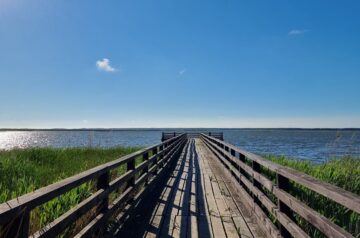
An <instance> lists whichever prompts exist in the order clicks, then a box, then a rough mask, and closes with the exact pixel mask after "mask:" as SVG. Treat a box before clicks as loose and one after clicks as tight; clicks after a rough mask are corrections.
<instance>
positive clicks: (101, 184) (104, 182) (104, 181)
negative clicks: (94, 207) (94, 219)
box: [96, 171, 110, 213]
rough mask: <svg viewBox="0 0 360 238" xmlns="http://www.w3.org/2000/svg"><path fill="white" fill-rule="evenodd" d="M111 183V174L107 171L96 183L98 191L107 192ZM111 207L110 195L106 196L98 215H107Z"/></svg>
mask: <svg viewBox="0 0 360 238" xmlns="http://www.w3.org/2000/svg"><path fill="white" fill-rule="evenodd" d="M109 182H110V172H109V171H106V172H105V173H103V174H101V175H100V176H99V177H98V179H97V183H96V188H97V190H99V189H104V190H107V189H108V188H109ZM108 207H109V194H106V196H105V198H104V199H103V200H102V201H101V202H100V204H99V207H98V213H105V212H106V211H107V209H108Z"/></svg>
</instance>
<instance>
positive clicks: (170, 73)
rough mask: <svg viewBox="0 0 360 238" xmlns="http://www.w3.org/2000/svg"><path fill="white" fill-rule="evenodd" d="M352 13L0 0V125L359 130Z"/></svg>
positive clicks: (165, 1) (357, 39) (330, 7)
mask: <svg viewBox="0 0 360 238" xmlns="http://www.w3.org/2000/svg"><path fill="white" fill-rule="evenodd" d="M359 12H360V2H359V1H355V0H354V1H331V0H317V1H305V0H304V1H295V0H294V1H291V0H283V1H268V0H263V1H258V0H244V1H238V0H234V1H231V0H228V1H220V0H219V1H194V0H191V1H190V0H189V1H187V0H182V1H176V0H171V1H169V0H161V1H155V0H154V1H115V0H114V1H85V0H78V1H66V0H63V1H54V0H53V1H51V0H37V1H34V0H23V1H19V0H0V108H1V109H0V128H1V127H32V128H52V127H67V128H78V127H360V105H359V102H360V93H359V91H360V90H359V89H360V14H359Z"/></svg>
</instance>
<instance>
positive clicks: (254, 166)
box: [251, 160, 262, 204]
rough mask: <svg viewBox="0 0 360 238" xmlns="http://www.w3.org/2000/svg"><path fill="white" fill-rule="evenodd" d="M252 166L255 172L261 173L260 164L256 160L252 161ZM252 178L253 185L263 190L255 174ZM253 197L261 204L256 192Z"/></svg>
mask: <svg viewBox="0 0 360 238" xmlns="http://www.w3.org/2000/svg"><path fill="white" fill-rule="evenodd" d="M251 166H252V169H253V171H254V172H257V173H260V172H261V171H260V164H259V163H258V162H256V161H254V160H252V161H251ZM251 179H252V183H253V186H254V187H255V188H257V189H259V190H260V191H262V189H261V184H260V183H259V182H258V181H257V180H256V179H255V178H254V175H252V176H251ZM253 199H254V201H255V202H256V203H258V204H261V203H260V202H259V200H258V199H257V198H256V196H255V194H254V193H253Z"/></svg>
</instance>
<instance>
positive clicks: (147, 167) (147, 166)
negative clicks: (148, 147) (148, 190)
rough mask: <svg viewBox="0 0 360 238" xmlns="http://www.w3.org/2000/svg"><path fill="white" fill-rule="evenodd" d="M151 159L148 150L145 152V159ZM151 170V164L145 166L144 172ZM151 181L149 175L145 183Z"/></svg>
mask: <svg viewBox="0 0 360 238" xmlns="http://www.w3.org/2000/svg"><path fill="white" fill-rule="evenodd" d="M148 159H149V152H148V151H146V152H145V153H144V154H143V161H146V160H148ZM148 172H149V164H148V165H146V166H145V169H144V174H147V173H148ZM148 182H149V177H147V178H146V180H145V185H147V184H148Z"/></svg>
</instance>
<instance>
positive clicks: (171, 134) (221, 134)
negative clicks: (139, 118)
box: [161, 132, 224, 141]
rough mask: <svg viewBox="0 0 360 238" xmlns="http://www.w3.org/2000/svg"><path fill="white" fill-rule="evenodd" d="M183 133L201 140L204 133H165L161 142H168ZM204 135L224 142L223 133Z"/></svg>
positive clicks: (207, 133)
mask: <svg viewBox="0 0 360 238" xmlns="http://www.w3.org/2000/svg"><path fill="white" fill-rule="evenodd" d="M183 133H186V135H187V137H188V138H199V137H200V135H201V134H202V133H200V132H163V133H162V135H161V141H165V140H168V139H170V138H173V137H176V136H179V135H181V134H183ZM203 133H204V134H206V135H208V136H211V137H214V138H216V139H219V140H224V134H223V132H203Z"/></svg>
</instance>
